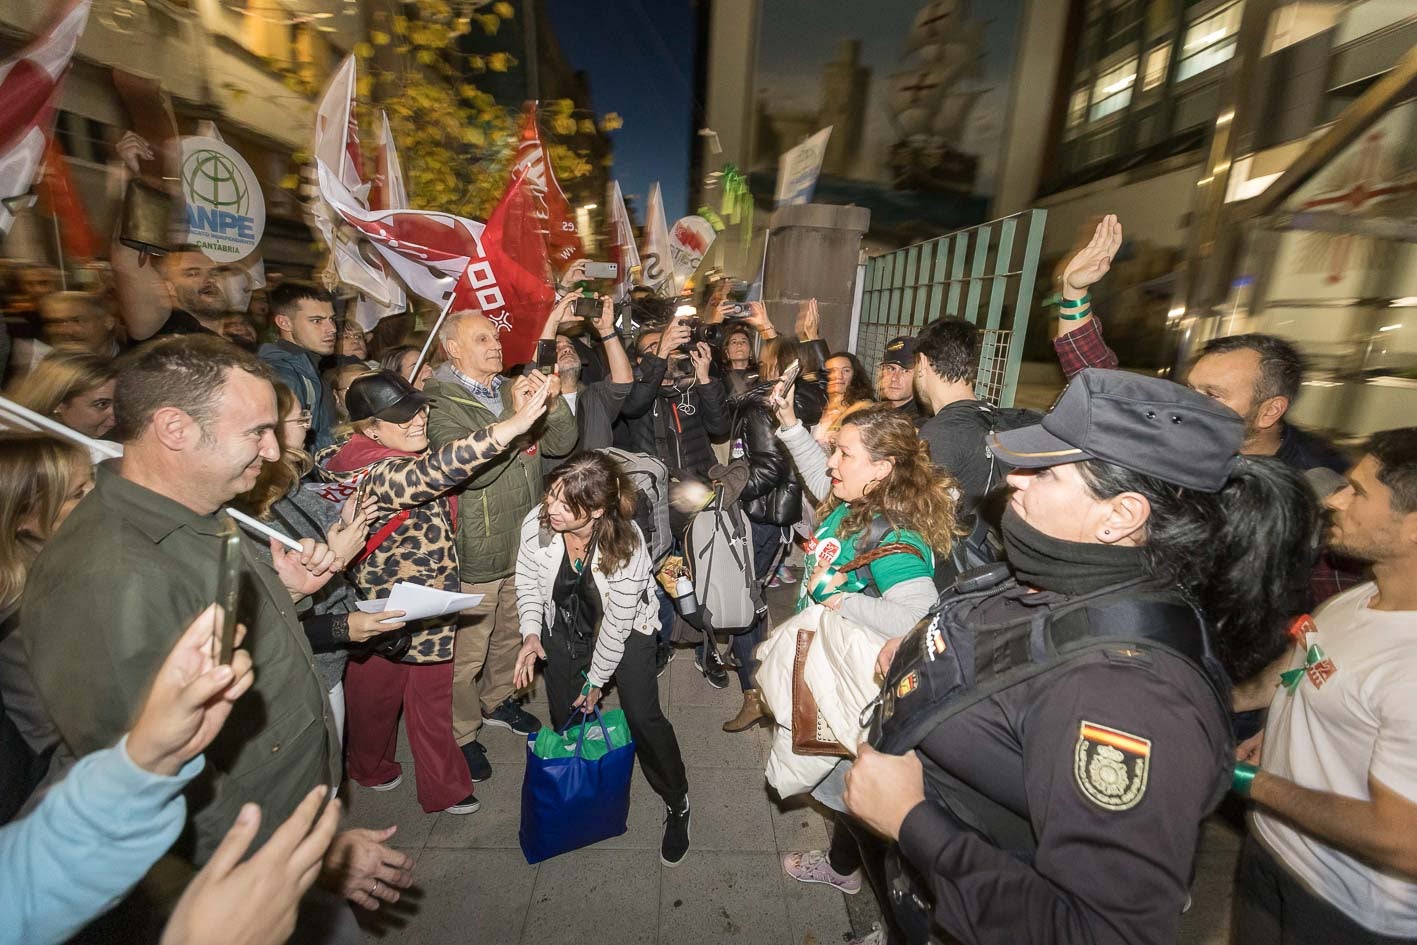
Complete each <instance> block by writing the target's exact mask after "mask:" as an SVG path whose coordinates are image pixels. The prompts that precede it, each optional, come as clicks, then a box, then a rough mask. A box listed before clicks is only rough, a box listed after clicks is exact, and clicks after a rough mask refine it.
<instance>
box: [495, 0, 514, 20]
mask: <svg viewBox="0 0 1417 945" xmlns="http://www.w3.org/2000/svg"><path fill="white" fill-rule="evenodd" d="M492 12H493V13H495V14H497V15H498V16H500V17H501V18H502V19H504V20H510V19H511V18H512V17H513V16H516V11H514V10H513V9H512V5H511V4H510V3H494V4H492Z"/></svg>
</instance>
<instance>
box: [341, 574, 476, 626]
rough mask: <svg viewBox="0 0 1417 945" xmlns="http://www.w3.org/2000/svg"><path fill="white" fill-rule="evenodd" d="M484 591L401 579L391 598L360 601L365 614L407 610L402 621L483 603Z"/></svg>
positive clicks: (438, 614) (433, 615) (446, 612)
mask: <svg viewBox="0 0 1417 945" xmlns="http://www.w3.org/2000/svg"><path fill="white" fill-rule="evenodd" d="M484 596H486V595H484V594H453V593H451V592H449V591H440V590H438V589H437V588H432V587H425V586H424V585H422V584H414V583H412V582H411V581H399V582H398V583H397V584H395V585H394V589H393V590H392V591H391V592H390V593H389V596H388V597H384V598H380V599H379V600H362V601H359V602H358V607H359V609H360V610H362V611H364V612H365V613H366V614H381V613H383V612H384V611H386V610H404V611H407V612H408V613H407V614H406V615H405V616H403V617H400V618H399V619H400V620H423V619H424V618H427V617H442V616H443V615H445V614H454V613H457V612H458V611H460V610H467V609H468V608H469V607H476V606H477V605H478V604H480V603H482V598H483V597H484Z"/></svg>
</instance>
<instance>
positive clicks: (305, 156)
mask: <svg viewBox="0 0 1417 945" xmlns="http://www.w3.org/2000/svg"><path fill="white" fill-rule="evenodd" d="M290 160H291V161H293V162H294V163H296V164H309V163H310V152H309V151H306V150H305V149H304V148H296V149H295V150H294V151H292V152H291V153H290Z"/></svg>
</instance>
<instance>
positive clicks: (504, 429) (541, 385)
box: [492, 371, 560, 445]
mask: <svg viewBox="0 0 1417 945" xmlns="http://www.w3.org/2000/svg"><path fill="white" fill-rule="evenodd" d="M553 383H554V384H556V386H554V387H553V386H552V385H553ZM559 390H560V386H559V375H556V374H542V373H541V372H540V371H533V372H532V373H530V374H524V375H522V376H521V377H519V378H517V380H516V382H515V383H514V384H513V386H512V406H513V408H514V409H515V411H516V412H515V413H513V414H512V415H511V416H510V417H508V418H507V419H505V420H502V421H499V422H497V423H495V424H493V425H492V438H493V439H494V440H495V441H496V442H498V443H501V444H503V445H507V444H510V443H511V442H512V441H513V440H515V439H516V438H517V437H519V436H521V435H522V434H523V433H525V432H526V431H528V430H530V429H531V427H532V425H533V424H534V423H536V421H537V420H538V419H540V417H541V415H542V414H544V413H545V412H546V407H547V404H549V403H550V402H551V398H553V397H555V396H556V393H557V391H559Z"/></svg>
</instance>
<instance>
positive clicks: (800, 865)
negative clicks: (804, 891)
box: [782, 850, 861, 896]
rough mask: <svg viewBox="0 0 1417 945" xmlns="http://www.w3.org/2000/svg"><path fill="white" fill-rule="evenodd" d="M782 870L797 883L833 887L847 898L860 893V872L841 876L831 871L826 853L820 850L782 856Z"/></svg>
mask: <svg viewBox="0 0 1417 945" xmlns="http://www.w3.org/2000/svg"><path fill="white" fill-rule="evenodd" d="M782 869H783V872H785V873H787V875H788V876H791V877H792V878H793V879H795V880H797V882H799V883H822V884H824V885H827V886H835V887H836V888H837V889H840V890H841V891H842V892H844V893H846V894H847V895H848V896H854V895H856V894H857V893H859V892H860V891H861V871H860V870H857V871H856V872H854V873H849V874H847V875H845V876H843V875H842V874H840V873H838V872H837V871H836V870H834V869H832V866H831V863H830V862H829V861H828V860H827V855H826V853H825V852H823V851H821V850H808V851H807V852H806V853H786V854H783V857H782Z"/></svg>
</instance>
